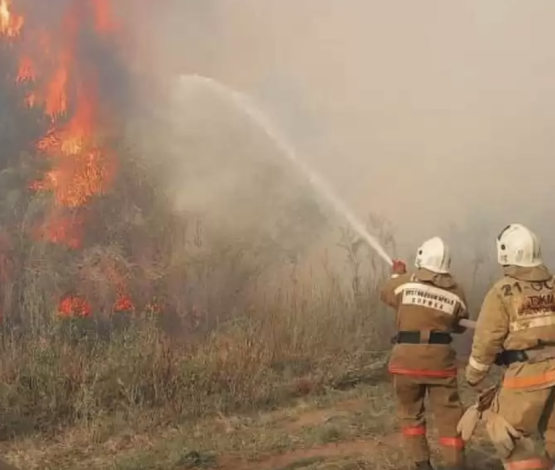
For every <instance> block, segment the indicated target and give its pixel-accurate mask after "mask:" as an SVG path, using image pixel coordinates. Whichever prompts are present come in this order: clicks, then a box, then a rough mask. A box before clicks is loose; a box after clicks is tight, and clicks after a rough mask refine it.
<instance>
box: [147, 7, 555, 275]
mask: <svg viewBox="0 0 555 470" xmlns="http://www.w3.org/2000/svg"><path fill="white" fill-rule="evenodd" d="M145 8H147V10H145V11H143V12H142V13H141V15H139V16H140V19H139V20H137V24H144V25H148V26H147V27H146V29H145V30H143V31H142V32H145V31H147V32H148V34H143V35H142V36H141V37H142V43H141V45H140V47H141V53H142V54H143V60H144V61H145V64H148V66H145V70H148V72H149V73H150V74H151V76H152V78H153V79H159V80H160V81H162V80H164V79H165V78H167V77H169V76H175V75H177V74H188V73H198V74H201V75H207V76H210V77H213V78H215V79H217V80H219V81H221V82H223V83H226V84H227V85H229V86H231V87H233V88H235V89H237V90H240V91H241V92H244V93H247V94H250V95H251V96H253V97H254V98H255V99H256V100H258V101H259V102H261V103H262V104H263V106H264V109H267V110H269V112H270V114H271V118H272V119H273V120H274V121H276V122H277V123H278V124H279V126H280V127H281V129H282V130H284V132H285V133H286V134H287V135H288V137H289V138H290V139H291V141H293V143H294V144H295V145H296V146H297V148H298V151H299V154H301V155H302V156H303V158H305V162H306V163H307V164H308V165H311V166H313V167H314V168H315V170H316V171H318V172H319V173H320V174H322V175H323V176H324V177H325V178H326V179H327V180H328V181H329V182H330V183H331V185H332V186H333V187H334V189H335V191H336V192H337V193H338V194H339V195H341V196H342V197H343V198H344V199H345V200H346V202H347V203H348V204H349V205H350V206H351V207H353V209H354V210H355V211H356V212H357V213H358V214H360V215H361V216H362V217H364V216H365V215H366V214H367V213H370V212H372V213H378V214H381V215H383V216H384V217H386V218H387V219H388V220H389V221H391V222H392V224H393V225H394V226H395V227H396V233H395V234H396V237H397V239H398V241H399V242H400V246H401V252H403V253H412V250H413V249H414V248H415V245H417V244H419V243H420V242H421V241H422V240H423V239H424V238H427V237H429V236H433V235H436V234H438V235H441V236H444V237H445V238H447V239H448V240H449V241H450V242H451V244H452V245H453V252H454V256H455V258H457V256H458V257H459V260H460V261H457V259H455V261H454V263H455V265H457V264H459V265H460V264H461V263H463V262H466V261H467V260H468V259H469V256H470V255H469V253H475V252H478V255H476V256H481V255H480V254H481V253H485V254H486V255H491V254H493V252H494V249H495V243H494V237H495V235H496V234H497V232H498V231H499V230H500V229H502V228H503V227H504V226H505V225H506V224H507V223H510V222H522V223H524V224H529V225H530V227H531V228H532V229H534V230H535V231H536V232H537V233H538V234H539V236H540V238H541V239H542V240H544V242H545V244H546V246H545V250H544V251H545V252H546V254H547V255H548V257H550V252H551V253H553V249H552V248H551V247H549V243H550V236H549V235H550V230H551V228H552V223H551V220H550V217H549V215H550V213H551V211H552V209H553V202H552V198H551V197H550V196H551V195H550V192H551V181H552V176H551V173H552V170H553V169H554V168H553V167H554V164H553V158H552V150H553V147H554V141H555V133H553V132H552V129H551V126H552V122H553V121H554V119H555V106H554V104H555V103H554V101H555V93H554V91H555V90H554V88H555V67H554V66H553V63H554V62H553V55H554V54H555V53H554V52H553V48H552V47H551V44H552V43H553V40H554V39H555V31H554V30H553V28H552V25H551V22H550V18H552V17H553V14H555V4H554V3H553V2H550V1H548V0H538V1H536V2H533V4H531V3H529V2H518V1H516V0H509V1H507V0H490V1H489V2H482V1H479V0H469V1H467V2H444V1H441V0H423V1H419V2H413V1H410V0H390V1H387V2H384V1H378V0H296V1H295V2H292V1H283V0H265V1H264V2H260V1H257V0H210V1H207V0H196V1H194V0H179V1H176V0H174V1H173V2H164V6H163V7H158V6H157V5H153V6H151V8H152V10H151V11H148V7H147V6H145ZM154 81H156V80H154ZM192 103H193V102H192ZM197 105H198V106H202V104H200V103H197ZM194 111H195V109H187V110H184V113H185V114H188V115H191V113H192V112H194ZM220 117H221V116H220ZM214 119H215V121H217V120H218V117H214ZM215 121H214V122H215ZM220 121H221V119H220ZM203 122H204V124H205V127H204V131H205V133H207V135H208V136H207V137H206V138H207V139H209V138H210V137H209V135H210V132H214V134H213V135H214V136H217V135H218V132H220V133H221V132H222V127H221V126H224V124H223V123H222V122H220V124H219V126H220V130H216V129H215V128H214V127H217V126H216V125H215V124H214V126H212V127H211V124H210V119H208V118H207V119H205V120H204V121H203ZM227 125H233V124H230V123H228V124H227ZM228 129H229V128H228ZM160 132H161V131H160ZM214 138H216V137H214ZM235 144H236V145H237V147H236V148H241V145H243V144H241V142H235ZM183 145H187V143H186V141H184V142H183ZM221 152H222V154H221V155H220V159H222V160H220V161H225V155H224V153H225V152H224V151H223V150H222V151H221ZM235 152H237V150H235ZM268 153H271V150H268ZM272 158H274V157H272ZM248 181H249V179H248V178H245V182H244V184H248ZM236 184H239V183H236ZM206 190H207V191H212V189H211V186H210V185H207V186H206ZM257 191H258V190H257ZM183 194H184V195H185V196H186V195H187V192H186V191H185V192H184V193H183ZM262 196H263V193H256V194H255V195H254V196H253V197H262ZM472 256H474V255H472ZM462 260H464V261H462Z"/></svg>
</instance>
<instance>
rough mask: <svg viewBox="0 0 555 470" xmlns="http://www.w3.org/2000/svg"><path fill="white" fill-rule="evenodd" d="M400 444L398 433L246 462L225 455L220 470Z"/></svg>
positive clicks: (249, 469)
mask: <svg viewBox="0 0 555 470" xmlns="http://www.w3.org/2000/svg"><path fill="white" fill-rule="evenodd" d="M399 444H400V441H399V437H398V436H397V435H388V436H384V437H383V438H381V439H368V440H364V439H359V440H354V441H346V442H339V443H329V444H325V445H320V446H315V447H311V448H309V449H296V450H293V451H289V452H286V453H283V454H279V455H271V456H267V457H263V458H259V459H257V460H256V461H251V462H246V461H245V460H244V459H241V458H240V457H238V456H232V455H228V456H223V457H222V458H220V459H218V467H217V468H218V469H220V470H278V469H284V468H287V467H288V466H291V465H293V464H295V463H301V462H305V463H306V465H308V464H309V463H310V462H311V461H313V462H318V461H319V460H324V459H330V458H336V457H353V458H355V457H359V456H364V455H370V454H375V453H376V451H377V450H378V449H379V448H380V447H384V448H394V447H396V446H398V445H399Z"/></svg>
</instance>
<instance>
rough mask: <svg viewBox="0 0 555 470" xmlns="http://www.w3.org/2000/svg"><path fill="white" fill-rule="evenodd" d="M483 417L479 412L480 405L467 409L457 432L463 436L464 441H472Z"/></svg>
mask: <svg viewBox="0 0 555 470" xmlns="http://www.w3.org/2000/svg"><path fill="white" fill-rule="evenodd" d="M481 417H482V413H481V412H480V411H478V405H472V406H471V407H469V408H467V410H466V411H465V412H464V414H463V415H462V418H461V419H460V420H459V422H458V424H457V432H458V433H459V434H460V435H461V438H462V440H463V441H465V442H467V441H469V440H470V438H471V437H472V434H474V430H475V429H476V426H477V424H478V421H480V418H481Z"/></svg>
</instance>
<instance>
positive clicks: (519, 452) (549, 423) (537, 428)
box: [490, 387, 555, 470]
mask: <svg viewBox="0 0 555 470" xmlns="http://www.w3.org/2000/svg"><path fill="white" fill-rule="evenodd" d="M554 401H555V388H554V387H550V388H544V389H542V390H513V389H506V388H501V389H500V391H499V393H498V394H497V396H496V397H495V399H494V401H493V403H492V405H491V410H492V411H493V412H494V413H497V414H498V415H500V416H502V417H503V418H504V419H505V420H506V421H507V422H508V423H509V424H511V425H512V426H513V427H514V428H515V429H516V430H517V431H518V432H519V433H520V434H521V435H522V438H519V439H516V440H515V442H514V449H513V451H512V452H511V453H510V455H508V456H507V455H500V457H501V460H503V464H504V466H505V469H507V470H520V469H526V470H550V469H551V468H553V461H554V460H555V413H554V411H553V410H554V407H553V403H554ZM537 432H539V433H540V434H541V436H542V437H543V440H544V443H545V451H546V452H547V457H546V456H545V453H544V452H542V451H540V450H538V449H535V448H534V446H533V445H530V444H531V443H530V437H531V436H532V435H534V434H536V433H537ZM490 437H491V438H492V440H493V439H494V436H490Z"/></svg>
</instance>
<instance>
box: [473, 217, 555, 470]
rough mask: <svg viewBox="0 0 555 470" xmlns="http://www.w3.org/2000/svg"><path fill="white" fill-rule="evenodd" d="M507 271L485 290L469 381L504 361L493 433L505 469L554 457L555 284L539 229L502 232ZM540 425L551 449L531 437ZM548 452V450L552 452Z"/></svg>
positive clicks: (545, 465)
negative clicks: (537, 445)
mask: <svg viewBox="0 0 555 470" xmlns="http://www.w3.org/2000/svg"><path fill="white" fill-rule="evenodd" d="M497 258H498V262H499V264H501V266H502V267H503V271H504V274H505V275H504V277H503V278H502V279H501V280H500V281H498V282H497V283H496V284H495V285H494V286H493V287H492V288H491V289H490V291H489V292H488V293H487V295H486V297H485V299H484V302H483V305H482V308H481V311H480V314H479V317H478V321H477V324H476V331H475V334H474V340H473V344H472V353H471V356H470V358H469V361H468V365H467V367H466V380H467V382H468V383H469V384H470V385H471V386H473V387H477V388H479V387H480V383H481V382H482V380H483V379H484V378H485V377H486V375H487V374H488V371H489V369H490V367H491V365H492V364H494V363H497V364H499V363H501V364H502V365H504V366H505V367H506V369H505V373H504V376H503V379H502V381H501V383H500V384H499V387H498V391H497V393H496V395H495V397H494V398H493V401H492V404H491V408H490V411H491V416H492V417H494V418H495V422H496V423H497V424H496V425H493V424H492V423H487V429H488V432H489V434H490V439H491V440H492V442H493V444H494V445H495V447H496V449H497V451H498V454H499V457H500V458H501V459H502V460H503V462H504V465H505V468H506V469H507V470H517V469H527V470H528V469H530V470H532V469H533V470H544V469H545V470H547V469H551V468H552V467H553V460H554V459H555V414H554V413H553V401H554V400H555V300H554V295H555V288H554V278H553V275H552V274H551V272H550V270H549V269H548V268H547V267H546V266H545V265H544V264H543V260H542V255H541V248H540V243H539V241H538V238H537V237H536V235H535V234H534V233H533V232H531V231H530V230H529V229H528V228H526V227H524V226H523V225H520V224H511V225H509V226H507V227H506V228H505V229H504V230H503V231H502V232H501V233H500V234H499V236H498V237H497ZM536 432H539V433H540V435H542V437H543V440H544V442H545V451H546V452H545V453H544V452H539V451H538V450H537V449H534V445H533V441H531V439H530V437H531V436H532V435H533V434H535V433H536ZM546 454H547V455H546Z"/></svg>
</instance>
